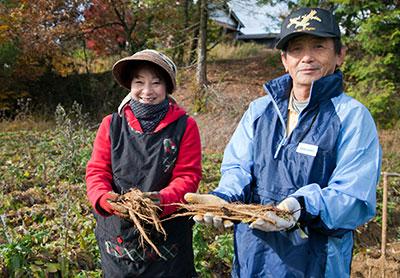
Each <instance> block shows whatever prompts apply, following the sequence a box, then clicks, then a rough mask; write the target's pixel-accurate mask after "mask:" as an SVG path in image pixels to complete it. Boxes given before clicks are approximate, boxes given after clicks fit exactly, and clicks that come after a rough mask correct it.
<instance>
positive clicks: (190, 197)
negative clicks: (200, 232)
mask: <svg viewBox="0 0 400 278" xmlns="http://www.w3.org/2000/svg"><path fill="white" fill-rule="evenodd" d="M184 199H185V200H186V202H188V203H191V204H211V205H219V204H221V205H222V204H227V203H228V202H227V201H225V200H223V199H221V198H219V197H217V196H215V195H212V194H197V193H186V194H185V196H184ZM193 220H194V221H195V222H196V223H199V224H207V225H212V226H214V227H215V228H217V229H219V230H223V229H226V228H230V227H232V226H233V223H232V221H230V220H223V219H222V218H221V217H220V216H215V215H214V214H212V213H211V212H207V213H205V214H204V215H201V214H198V215H195V216H194V217H193Z"/></svg>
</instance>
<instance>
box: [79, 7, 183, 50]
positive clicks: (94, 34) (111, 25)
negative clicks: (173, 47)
mask: <svg viewBox="0 0 400 278" xmlns="http://www.w3.org/2000/svg"><path fill="white" fill-rule="evenodd" d="M175 6H176V2H175V1H171V0H162V1H152V0H147V1H127V0H93V1H91V3H90V5H89V7H88V8H87V9H86V10H85V12H84V17H85V23H84V25H83V30H84V33H85V37H86V40H87V45H88V47H89V48H91V49H93V50H95V51H96V52H97V53H99V54H118V53H121V52H123V51H125V52H128V53H134V52H136V51H138V50H142V49H144V48H156V47H158V48H159V47H161V48H165V47H169V46H170V43H171V40H172V36H171V33H172V32H171V27H170V26H171V22H173V19H174V18H175V17H176V14H177V12H176V9H175Z"/></svg>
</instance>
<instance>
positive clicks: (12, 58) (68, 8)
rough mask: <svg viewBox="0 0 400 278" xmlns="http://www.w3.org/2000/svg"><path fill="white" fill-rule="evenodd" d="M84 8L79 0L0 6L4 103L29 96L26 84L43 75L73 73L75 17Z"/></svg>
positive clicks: (4, 3)
mask: <svg viewBox="0 0 400 278" xmlns="http://www.w3.org/2000/svg"><path fill="white" fill-rule="evenodd" d="M84 5H85V2H84V1H83V0H82V1H78V0H77V1H75V0H36V1H27V0H20V1H1V2H0V19H1V23H0V32H1V34H0V59H1V62H2V65H4V67H2V68H1V69H0V79H1V85H0V86H1V91H2V93H3V94H2V95H3V97H4V96H5V97H4V98H6V101H5V102H8V103H10V101H11V102H12V100H13V99H15V98H17V97H20V96H26V95H29V93H28V88H29V84H28V83H29V82H31V81H33V80H36V79H37V78H38V77H40V76H42V75H43V74H44V73H45V72H49V71H55V72H58V73H60V74H68V72H70V71H72V70H73V69H72V62H71V59H70V58H71V52H72V50H71V49H73V47H74V46H75V44H76V38H77V37H78V36H79V13H80V9H81V7H83V6H84ZM4 98H3V99H2V100H1V101H2V102H3V101H4ZM3 106H4V105H3ZM3 108H5V109H7V107H3Z"/></svg>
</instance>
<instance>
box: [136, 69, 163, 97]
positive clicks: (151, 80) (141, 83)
mask: <svg viewBox="0 0 400 278" xmlns="http://www.w3.org/2000/svg"><path fill="white" fill-rule="evenodd" d="M131 95H132V98H133V99H134V100H136V101H138V102H141V103H145V104H159V103H161V102H162V101H163V100H164V99H165V98H166V97H167V87H166V82H165V80H164V79H162V78H161V77H159V76H157V75H156V73H155V72H154V70H152V69H151V68H150V67H147V66H144V67H142V68H140V69H139V70H138V71H136V73H135V74H134V75H133V78H132V83H131Z"/></svg>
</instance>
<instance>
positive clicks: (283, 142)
mask: <svg viewBox="0 0 400 278" xmlns="http://www.w3.org/2000/svg"><path fill="white" fill-rule="evenodd" d="M263 87H264V90H265V91H266V92H267V93H268V94H269V95H270V96H271V100H272V103H273V104H274V107H275V110H276V111H277V113H278V117H279V120H280V122H281V124H282V127H283V138H282V140H281V141H280V142H279V144H278V148H277V149H276V151H275V154H274V159H276V158H277V157H278V154H279V152H280V150H281V148H282V147H283V146H285V144H286V142H287V130H286V124H285V121H284V120H283V117H282V114H281V111H280V110H279V108H278V105H277V104H276V102H275V100H274V98H273V97H272V94H271V93H270V92H269V91H268V89H267V87H266V86H265V84H264V85H263Z"/></svg>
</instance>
